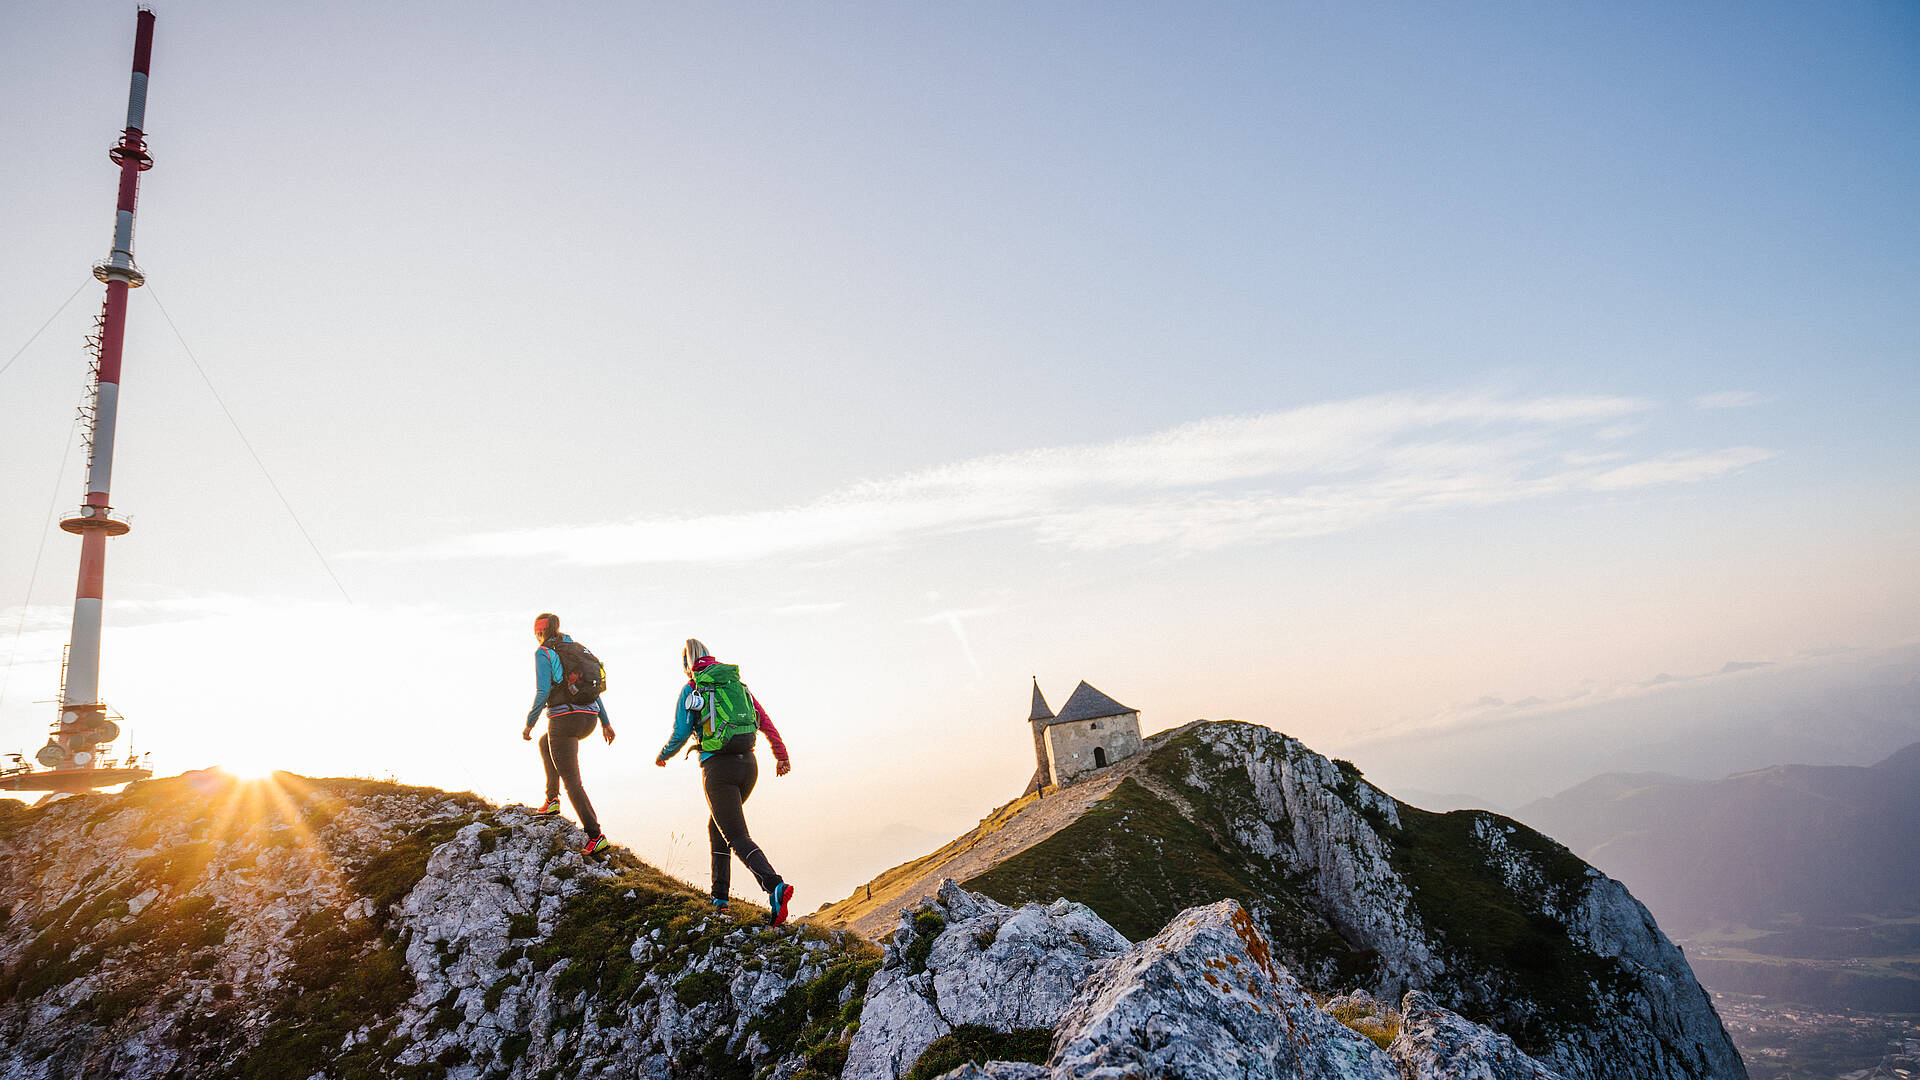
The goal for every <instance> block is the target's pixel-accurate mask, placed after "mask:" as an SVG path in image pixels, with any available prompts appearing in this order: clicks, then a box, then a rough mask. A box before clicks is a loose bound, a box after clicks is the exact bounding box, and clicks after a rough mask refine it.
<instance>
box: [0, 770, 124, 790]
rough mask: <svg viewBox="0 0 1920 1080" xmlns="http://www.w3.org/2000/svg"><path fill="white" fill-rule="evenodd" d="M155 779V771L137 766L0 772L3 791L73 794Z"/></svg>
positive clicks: (0, 787) (0, 784)
mask: <svg viewBox="0 0 1920 1080" xmlns="http://www.w3.org/2000/svg"><path fill="white" fill-rule="evenodd" d="M152 776H153V770H152V769H143V768H137V767H124V766H112V765H109V766H104V767H102V768H98V769H81V768H70V769H36V768H34V767H33V766H31V765H29V766H26V767H24V768H20V769H9V770H5V771H0V791H50V792H54V793H56V794H69V795H70V794H75V793H78V792H82V791H95V790H97V789H99V788H104V787H113V786H114V785H115V784H126V783H131V782H133V781H135V780H146V779H149V778H151V777H152Z"/></svg>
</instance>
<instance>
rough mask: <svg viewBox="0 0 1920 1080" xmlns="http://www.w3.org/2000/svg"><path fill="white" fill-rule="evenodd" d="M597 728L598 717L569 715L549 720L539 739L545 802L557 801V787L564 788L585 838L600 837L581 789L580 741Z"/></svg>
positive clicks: (582, 714)
mask: <svg viewBox="0 0 1920 1080" xmlns="http://www.w3.org/2000/svg"><path fill="white" fill-rule="evenodd" d="M598 726H600V714H599V713H569V714H567V715H565V716H555V717H549V718H548V720H547V733H546V734H545V735H542V736H540V762H541V764H543V765H545V766H546V767H547V801H548V802H552V801H553V800H555V799H557V798H559V797H560V783H561V781H565V782H566V785H567V801H568V802H570V803H572V804H573V812H574V814H575V815H576V816H578V817H579V818H580V827H581V828H583V829H585V830H587V835H588V836H599V835H600V818H599V816H598V815H596V814H595V813H594V812H593V804H592V803H590V802H588V801H587V789H586V788H584V787H582V786H581V785H580V740H582V739H584V738H586V737H587V736H589V735H591V734H593V729H594V728H596V727H598Z"/></svg>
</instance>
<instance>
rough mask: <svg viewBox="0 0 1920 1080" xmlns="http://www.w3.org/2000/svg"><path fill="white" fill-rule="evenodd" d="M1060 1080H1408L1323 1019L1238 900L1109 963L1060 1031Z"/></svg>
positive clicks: (1192, 913)
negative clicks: (1142, 1079) (1137, 1079)
mask: <svg viewBox="0 0 1920 1080" xmlns="http://www.w3.org/2000/svg"><path fill="white" fill-rule="evenodd" d="M1048 1064H1049V1067H1050V1071H1051V1074H1052V1076H1053V1078H1054V1080H1069V1078H1072V1080H1119V1078H1121V1077H1155V1078H1158V1080H1267V1078H1273V1080H1280V1078H1283V1077H1284V1078H1286V1080H1400V1078H1399V1074H1398V1072H1397V1071H1396V1070H1395V1069H1394V1065H1393V1062H1392V1061H1391V1060H1389V1059H1388V1057H1387V1055H1386V1054H1385V1053H1383V1052H1382V1051H1381V1050H1380V1048H1379V1047H1377V1046H1375V1045H1374V1044H1373V1043H1372V1042H1370V1041H1368V1040H1367V1039H1366V1038H1364V1037H1363V1036H1361V1035H1359V1034H1358V1033H1356V1032H1354V1031H1351V1030H1349V1029H1347V1028H1346V1027H1344V1026H1342V1025H1341V1024H1340V1023H1339V1022H1338V1021H1335V1020H1334V1019H1333V1018H1332V1017H1330V1016H1328V1015H1326V1014H1325V1013H1323V1012H1321V1011H1320V1010H1319V1008H1318V1007H1316V1006H1315V1005H1314V1003H1313V1000H1312V999H1311V998H1309V997H1308V996H1307V995H1306V992H1305V991H1303V990H1302V989H1301V987H1300V984H1299V982H1298V981H1297V980H1296V979H1294V977H1293V976H1292V975H1291V974H1289V973H1288V972H1287V970H1286V969H1285V968H1281V967H1277V966H1275V965H1274V964H1273V962H1272V957H1271V954H1270V953H1269V951H1268V948H1267V943H1266V940H1265V939H1264V938H1263V937H1262V936H1261V934H1260V932H1259V930H1258V929H1256V928H1255V927H1254V925H1253V920H1252V919H1251V918H1249V917H1248V915H1247V913H1246V911H1245V910H1244V909H1242V908H1241V906H1240V905H1239V904H1238V903H1237V902H1235V901H1232V900H1223V901H1221V902H1220V903H1218V904H1213V905H1210V906H1208V907H1202V908H1193V909H1190V910H1188V911H1185V912H1182V913H1181V914H1180V915H1179V916H1178V917H1176V918H1175V919H1174V920H1173V922H1172V923H1171V924H1170V925H1169V926H1168V927H1167V929H1166V930H1164V931H1162V932H1161V933H1160V935H1159V936H1157V937H1155V938H1153V939H1151V940H1148V941H1144V942H1141V943H1140V944H1139V945H1136V946H1134V947H1133V948H1131V949H1128V950H1127V951H1126V953H1125V954H1124V955H1122V956H1120V957H1119V958H1118V959H1115V960H1113V961H1111V962H1109V963H1107V964H1105V965H1103V966H1102V967H1101V968H1100V969H1099V971H1098V972H1096V973H1095V975H1094V976H1093V977H1092V978H1091V979H1089V980H1088V981H1087V984H1086V985H1085V986H1083V987H1081V989H1080V993H1079V994H1078V995H1076V996H1075V997H1074V999H1073V1004H1072V1005H1071V1006H1070V1007H1069V1008H1068V1010H1067V1012H1066V1015H1065V1016H1063V1017H1062V1018H1061V1021H1060V1026H1059V1028H1058V1030H1057V1031H1056V1032H1055V1034H1054V1043H1053V1057H1052V1060H1051V1061H1050V1062H1049V1063H1048Z"/></svg>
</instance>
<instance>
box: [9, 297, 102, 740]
mask: <svg viewBox="0 0 1920 1080" xmlns="http://www.w3.org/2000/svg"><path fill="white" fill-rule="evenodd" d="M83 287H84V286H83ZM75 295H78V293H77V292H76V294H75ZM69 299H71V298H69ZM79 426H80V418H79V417H77V416H76V417H74V420H73V423H72V425H70V426H69V427H68V428H67V449H66V452H65V453H62V454H61V455H60V471H59V473H58V474H57V475H55V477H54V481H53V497H52V498H51V499H49V500H48V501H47V520H46V522H45V523H44V524H42V525H41V526H40V546H39V547H37V548H35V549H34V552H33V571H32V572H31V573H29V574H28V575H27V592H26V595H25V596H22V597H21V598H20V618H19V619H18V620H17V621H16V622H15V623H14V625H13V644H12V645H10V646H8V648H7V670H6V671H5V672H4V673H0V705H5V704H6V703H7V687H8V686H9V685H10V684H11V683H12V682H13V662H14V659H15V658H16V657H18V656H19V655H20V634H21V632H22V631H24V630H25V629H26V628H27V609H28V608H29V607H31V606H32V604H33V586H34V584H35V583H37V582H38V581H39V580H40V560H41V558H42V557H43V556H45V555H46V553H47V535H48V534H49V533H51V532H53V518H54V515H55V514H57V513H59V512H60V487H61V485H62V484H64V483H66V480H67V462H69V461H72V460H73V432H74V429H75V428H78V427H79Z"/></svg>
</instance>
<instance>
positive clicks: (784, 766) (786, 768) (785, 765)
mask: <svg viewBox="0 0 1920 1080" xmlns="http://www.w3.org/2000/svg"><path fill="white" fill-rule="evenodd" d="M792 771H793V762H791V761H783V762H781V763H780V764H778V765H775V766H774V767H773V775H775V776H785V775H787V774H788V773H790V772H792Z"/></svg>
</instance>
